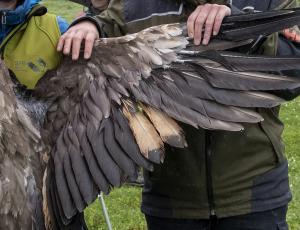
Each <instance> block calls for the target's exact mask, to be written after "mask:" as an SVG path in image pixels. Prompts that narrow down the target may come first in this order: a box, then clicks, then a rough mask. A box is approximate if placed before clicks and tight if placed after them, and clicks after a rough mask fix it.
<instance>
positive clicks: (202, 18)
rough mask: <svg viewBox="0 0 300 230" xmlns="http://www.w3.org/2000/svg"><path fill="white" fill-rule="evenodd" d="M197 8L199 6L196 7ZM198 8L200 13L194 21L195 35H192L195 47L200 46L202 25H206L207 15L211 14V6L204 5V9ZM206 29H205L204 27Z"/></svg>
mask: <svg viewBox="0 0 300 230" xmlns="http://www.w3.org/2000/svg"><path fill="white" fill-rule="evenodd" d="M198 7H199V6H198ZM199 8H200V12H199V14H198V16H197V18H196V21H195V25H194V26H195V29H194V31H195V34H194V43H195V45H200V43H201V41H202V31H203V29H204V27H205V26H204V23H206V21H207V18H208V17H209V14H210V12H211V5H210V4H207V5H204V7H199ZM205 29H206V27H205Z"/></svg>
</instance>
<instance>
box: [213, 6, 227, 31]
mask: <svg viewBox="0 0 300 230" xmlns="http://www.w3.org/2000/svg"><path fill="white" fill-rule="evenodd" d="M230 14H231V9H230V8H229V7H227V6H222V9H220V10H219V11H218V14H217V15H216V17H215V23H214V29H213V35H214V36H215V35H217V34H218V33H219V32H220V28H221V25H222V22H223V20H224V18H225V17H226V16H229V15H230Z"/></svg>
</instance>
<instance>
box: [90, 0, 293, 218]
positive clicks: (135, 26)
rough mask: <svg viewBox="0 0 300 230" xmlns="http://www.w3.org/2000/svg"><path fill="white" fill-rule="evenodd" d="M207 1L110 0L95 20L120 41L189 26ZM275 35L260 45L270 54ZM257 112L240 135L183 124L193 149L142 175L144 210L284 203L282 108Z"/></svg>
mask: <svg viewBox="0 0 300 230" xmlns="http://www.w3.org/2000/svg"><path fill="white" fill-rule="evenodd" d="M205 2H206V1H201V0H199V1H197V0H186V1H181V0H178V1H177V0H145V1H140V0H111V2H110V5H109V7H108V9H107V10H106V11H104V12H103V13H102V14H100V15H99V16H97V17H95V18H94V20H95V21H96V22H97V23H98V25H99V28H100V29H101V33H102V35H104V36H119V35H122V34H126V33H132V32H137V31H138V30H141V29H143V28H146V27H150V26H153V25H157V24H162V23H171V22H178V21H182V20H186V18H187V16H188V15H189V14H190V13H191V11H192V10H193V9H195V7H196V6H197V4H198V3H205ZM210 2H212V3H226V2H225V1H222V0H220V1H210ZM262 2H264V1H262ZM273 2H276V3H277V4H273ZM290 3H291V4H295V2H294V1H293V0H274V1H272V4H268V6H272V8H274V7H288V5H290ZM274 5H275V6H274ZM265 10H266V9H265ZM276 36H277V35H273V36H271V37H270V38H269V40H268V41H267V42H266V43H265V45H264V46H263V48H264V52H265V53H268V54H270V53H273V54H274V53H275V52H276ZM258 111H259V112H260V113H261V115H262V116H263V117H264V121H263V122H261V123H259V124H247V125H245V130H244V131H243V132H239V133H231V132H225V131H206V130H203V129H199V130H197V129H194V128H192V127H190V126H188V125H183V127H184V131H185V134H186V139H187V142H188V146H189V147H188V148H185V149H176V148H171V147H169V146H167V147H166V159H165V162H164V164H163V165H159V166H156V167H155V170H154V172H145V186H144V190H143V202H142V211H143V212H144V213H146V214H148V215H153V216H158V217H167V218H171V217H173V218H201V219H204V218H209V217H210V216H211V215H216V216H218V217H220V218H222V217H229V216H235V215H242V214H247V213H251V212H258V211H265V210H270V209H274V208H276V207H280V206H283V205H286V204H287V203H288V202H289V201H290V200H291V193H290V189H289V183H288V170H287V162H286V158H285V156H284V154H283V151H284V146H283V143H282V138H281V134H282V131H283V124H282V123H281V121H280V120H279V119H278V112H279V108H274V109H259V110H258Z"/></svg>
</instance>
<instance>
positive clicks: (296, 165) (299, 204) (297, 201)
mask: <svg viewBox="0 0 300 230" xmlns="http://www.w3.org/2000/svg"><path fill="white" fill-rule="evenodd" d="M281 118H282V121H283V122H284V123H285V132H284V141H285V144H286V153H287V157H288V160H289V172H290V185H291V188H292V191H293V201H292V202H291V203H290V206H289V212H288V222H289V225H290V229H291V230H299V229H300V132H299V129H300V98H298V99H297V100H295V101H293V102H290V103H289V104H286V105H283V106H282V110H281Z"/></svg>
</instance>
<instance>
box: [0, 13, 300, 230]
mask: <svg viewBox="0 0 300 230" xmlns="http://www.w3.org/2000/svg"><path fill="white" fill-rule="evenodd" d="M299 15H300V12H299V10H298V9H295V10H283V11H274V12H267V13H257V14H249V15H242V16H231V17H228V18H227V19H226V20H225V21H224V23H223V26H222V29H221V32H220V34H219V35H218V36H217V37H216V38H215V39H214V40H212V42H211V44H210V45H208V46H206V47H201V46H194V45H193V43H192V41H190V39H189V38H187V37H186V34H185V33H186V32H185V29H186V28H185V26H184V25H183V24H179V23H178V24H168V25H161V26H156V27H152V28H148V29H145V30H143V31H141V32H139V33H136V34H131V35H127V36H123V37H119V38H102V39H100V40H99V41H98V42H97V44H96V45H95V47H94V52H93V56H92V58H91V59H90V60H84V59H80V60H79V61H78V62H73V61H72V60H71V59H70V58H68V57H66V58H64V60H63V63H62V64H61V66H60V67H59V68H58V69H57V70H56V71H51V72H49V73H48V74H47V75H46V76H45V77H44V78H42V79H41V80H40V82H39V83H38V85H37V88H36V90H35V93H36V95H37V96H38V97H40V98H43V99H46V100H47V101H48V103H49V104H50V105H49V107H48V109H47V110H48V112H47V115H46V118H45V124H44V127H43V132H42V137H43V141H44V142H45V143H46V144H47V145H48V146H49V147H50V149H51V151H50V153H49V159H48V160H47V161H46V162H47V167H46V169H45V173H44V179H43V182H44V183H43V185H44V187H43V210H44V219H45V226H46V228H47V229H80V228H81V226H82V227H83V228H86V226H85V224H84V221H83V214H82V212H83V210H84V208H85V207H86V206H87V205H89V204H90V203H91V202H92V201H93V200H94V199H95V198H96V197H97V194H98V193H99V191H102V192H104V193H109V192H110V190H111V189H112V187H114V186H117V187H118V186H121V185H122V183H123V182H124V181H126V179H127V178H131V179H132V178H134V177H136V176H137V173H136V172H137V168H138V166H142V167H144V168H146V169H148V170H153V163H160V162H163V159H164V144H165V143H167V144H169V145H171V146H174V147H185V145H186V142H185V139H184V133H183V132H182V130H181V128H180V126H179V125H178V123H177V122H183V123H186V124H189V125H192V126H194V127H196V128H205V129H219V130H227V131H241V130H243V123H256V122H260V121H262V120H263V118H262V116H261V115H260V114H258V113H257V112H256V110H255V108H257V107H264V108H270V107H274V106H277V105H280V103H282V102H283V101H284V100H283V99H281V98H280V97H278V96H275V95H273V91H272V90H282V89H285V90H286V89H294V88H297V87H299V86H300V79H298V78H288V77H283V76H278V75H275V74H270V73H266V72H264V73H261V72H258V71H260V70H263V71H273V70H282V69H294V68H299V65H300V64H299V63H300V62H299V61H300V59H299V58H296V57H284V58H280V57H277V58H274V57H261V56H245V55H241V54H235V53H232V52H228V51H220V52H217V51H216V50H226V49H231V48H235V47H239V46H242V45H245V44H249V43H251V42H252V41H253V39H254V38H255V37H257V36H258V35H261V34H263V35H265V34H270V33H273V32H275V31H277V30H280V29H283V28H286V27H289V26H293V25H295V24H299V22H300V16H299ZM274 22H276V23H274ZM275 24H276V26H275ZM270 25H274V26H273V27H271V26H270ZM211 49H213V50H214V51H211ZM248 61H249V63H250V64H249V65H247V62H248ZM262 63H263V66H262ZM274 65H276V67H274ZM5 84H7V81H4V85H5ZM2 88H3V87H2ZM2 88H1V91H0V92H2V94H1V93H0V106H2V107H5V111H6V112H5V113H1V118H2V120H1V121H6V120H9V122H8V123H9V125H11V124H15V125H17V127H16V128H15V129H13V132H14V133H15V132H16V133H20V135H21V137H22V138H23V139H24V140H22V141H20V143H21V144H23V145H22V151H25V150H26V151H25V152H24V154H25V153H26V152H27V154H28V153H30V152H32V150H33V149H34V146H35V145H36V144H35V143H36V141H35V140H34V134H33V135H25V134H24V135H23V134H22V132H20V130H21V131H24V130H26V132H29V133H35V132H34V128H33V126H31V125H27V126H26V125H25V126H24V124H23V123H24V122H25V123H26V121H27V119H21V117H18V115H17V112H16V111H17V109H16V108H17V103H18V102H15V101H13V100H14V99H13V98H14V97H13V95H12V93H11V92H9V91H8V89H3V90H2ZM7 101H9V102H10V103H8V102H7ZM12 114H13V115H12ZM175 120H176V121H175ZM22 122H23V123H22ZM27 123H28V122H27ZM3 124H5V123H3ZM3 127H4V128H5V126H4V125H2V123H1V126H0V134H1V135H2V136H3V133H4V132H3V129H4V128H3ZM20 127H27V128H26V129H24V128H20ZM6 135H7V136H8V137H10V136H9V133H7V134H6ZM22 135H23V136H22ZM37 139H38V140H40V139H41V138H40V137H39V138H37ZM3 140H6V139H3ZM1 144H2V146H1V147H2V149H5V151H7V152H8V153H9V154H10V155H11V156H13V154H14V152H16V151H21V150H20V149H19V148H20V146H19V145H15V144H14V143H12V142H11V141H8V140H6V142H1ZM2 155H3V154H2ZM2 155H0V160H2V161H3V159H5V158H3V157H2ZM3 156H6V157H7V156H8V155H7V154H6V155H3ZM24 156H26V157H25V159H26V160H25V162H27V163H26V164H28V162H29V161H28V159H29V158H28V156H27V155H26V154H25V155H24ZM1 157H2V158H3V159H2V158H1ZM3 162H4V161H3ZM2 165H5V164H4V163H3V164H2ZM15 167H17V166H15ZM3 172H5V170H4V171H3ZM0 175H1V174H0ZM0 178H1V177H0ZM40 178H42V177H41V175H40ZM1 186H2V184H0V190H1V189H2V190H3V188H4V187H3V186H2V187H1ZM23 190H24V189H23ZM1 194H5V193H1V191H0V203H1V199H2V200H3V198H2V197H1ZM23 196H24V197H26V195H24V193H23ZM0 215H1V213H0Z"/></svg>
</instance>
